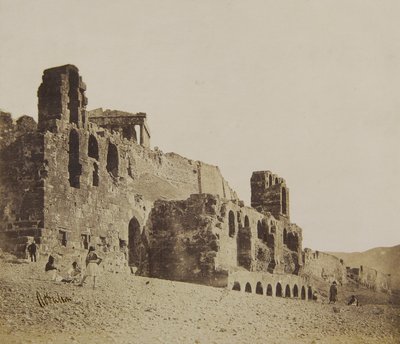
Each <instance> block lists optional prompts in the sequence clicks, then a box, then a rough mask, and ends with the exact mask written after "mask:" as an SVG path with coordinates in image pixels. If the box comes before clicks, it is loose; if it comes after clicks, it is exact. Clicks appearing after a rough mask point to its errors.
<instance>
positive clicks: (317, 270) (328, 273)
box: [303, 249, 347, 284]
mask: <svg viewBox="0 0 400 344" xmlns="http://www.w3.org/2000/svg"><path fill="white" fill-rule="evenodd" d="M304 251H305V253H304V254H305V256H304V258H305V263H304V269H303V273H304V274H305V275H313V276H317V277H319V278H322V279H324V280H325V281H327V282H329V283H332V282H333V281H337V282H338V283H340V284H345V283H347V278H346V275H347V273H346V267H345V266H344V265H343V264H342V263H341V262H340V260H339V259H338V258H337V257H335V256H332V255H330V254H327V253H323V252H318V251H312V250H310V249H305V250H304Z"/></svg>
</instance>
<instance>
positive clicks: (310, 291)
mask: <svg viewBox="0 0 400 344" xmlns="http://www.w3.org/2000/svg"><path fill="white" fill-rule="evenodd" d="M308 299H309V300H312V289H311V287H308Z"/></svg>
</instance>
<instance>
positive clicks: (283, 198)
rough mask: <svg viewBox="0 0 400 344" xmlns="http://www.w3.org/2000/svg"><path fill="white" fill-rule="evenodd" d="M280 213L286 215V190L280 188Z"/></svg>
mask: <svg viewBox="0 0 400 344" xmlns="http://www.w3.org/2000/svg"><path fill="white" fill-rule="evenodd" d="M282 213H283V214H287V201H286V188H284V187H283V188H282Z"/></svg>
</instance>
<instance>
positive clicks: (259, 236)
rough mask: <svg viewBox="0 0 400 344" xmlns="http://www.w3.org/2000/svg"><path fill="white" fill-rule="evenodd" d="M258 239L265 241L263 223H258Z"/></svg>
mask: <svg viewBox="0 0 400 344" xmlns="http://www.w3.org/2000/svg"><path fill="white" fill-rule="evenodd" d="M257 238H258V239H261V240H263V239H264V231H263V226H262V224H261V221H260V220H259V221H257Z"/></svg>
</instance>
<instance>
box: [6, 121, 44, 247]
mask: <svg viewBox="0 0 400 344" xmlns="http://www.w3.org/2000/svg"><path fill="white" fill-rule="evenodd" d="M4 119H6V120H5V121H4ZM0 124H1V126H0V128H1V139H0V194H1V197H0V246H1V247H2V248H4V249H6V250H16V251H17V252H22V251H23V250H24V247H25V244H26V242H27V238H28V237H35V238H36V239H37V240H38V241H39V238H40V237H41V235H42V230H43V223H44V211H43V208H44V207H43V206H44V189H43V185H44V178H46V175H47V162H46V161H45V160H44V158H43V135H41V134H40V133H38V132H36V131H35V130H36V123H35V122H34V121H33V119H31V118H29V117H27V116H22V117H21V118H19V119H18V120H17V121H16V123H14V122H13V121H12V120H11V116H9V114H7V115H6V116H4V115H2V121H0Z"/></svg>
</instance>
